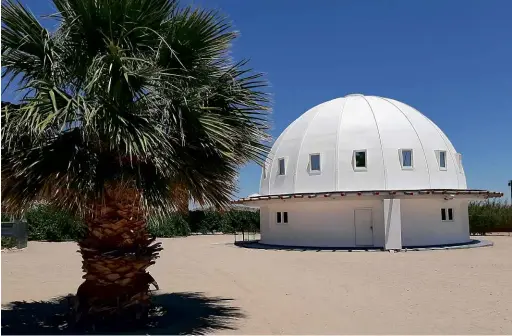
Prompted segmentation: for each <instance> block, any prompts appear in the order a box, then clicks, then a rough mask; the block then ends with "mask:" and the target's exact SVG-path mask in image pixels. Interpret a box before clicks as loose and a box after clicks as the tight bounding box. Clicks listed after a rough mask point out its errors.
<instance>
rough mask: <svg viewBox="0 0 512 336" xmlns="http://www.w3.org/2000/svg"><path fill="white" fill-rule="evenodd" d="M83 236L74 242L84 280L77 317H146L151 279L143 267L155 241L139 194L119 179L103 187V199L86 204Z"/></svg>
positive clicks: (155, 250) (107, 319)
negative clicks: (85, 233)
mask: <svg viewBox="0 0 512 336" xmlns="http://www.w3.org/2000/svg"><path fill="white" fill-rule="evenodd" d="M90 207H91V209H90V210H91V211H90V215H88V217H87V218H86V224H87V236H86V237H85V239H83V240H82V241H80V242H79V246H80V253H81V254H82V257H83V263H82V269H83V271H84V272H85V275H84V276H83V278H84V279H85V281H84V282H83V283H82V284H81V285H80V287H79V288H78V291H77V295H76V301H75V307H74V308H75V310H74V311H75V319H76V322H78V323H85V324H87V325H89V324H92V325H96V324H98V323H109V322H112V321H119V318H121V319H122V320H123V321H124V322H123V323H126V322H127V321H137V320H141V319H144V318H146V317H147V313H148V309H149V306H150V291H149V287H150V285H151V284H153V285H154V286H155V287H156V289H158V285H157V284H156V282H155V280H154V279H153V277H152V276H151V275H150V274H149V273H148V272H147V271H146V269H147V268H148V267H149V266H151V265H152V264H154V263H155V261H154V260H155V259H156V258H158V252H159V251H160V250H161V249H162V248H161V247H160V245H161V244H160V243H154V240H155V239H154V238H152V237H150V236H149V234H148V232H147V227H146V221H145V219H144V214H143V212H142V209H141V207H140V194H139V192H138V191H137V190H136V189H135V188H129V187H126V186H124V185H121V184H117V185H114V186H110V187H108V188H107V190H106V195H105V198H104V200H103V202H97V203H94V204H90Z"/></svg>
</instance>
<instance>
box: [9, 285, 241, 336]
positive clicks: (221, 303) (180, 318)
mask: <svg viewBox="0 0 512 336" xmlns="http://www.w3.org/2000/svg"><path fill="white" fill-rule="evenodd" d="M231 301H232V300H231V299H225V298H219V297H207V296H205V295H204V294H203V293H188V292H187V293H172V294H160V295H155V296H154V297H153V302H154V305H155V310H154V312H153V313H152V314H151V316H150V318H149V321H148V323H147V324H146V325H145V326H144V327H142V328H138V329H136V330H119V331H117V332H116V331H115V330H111V331H110V332H109V333H119V334H124V335H126V334H151V335H159V334H160V335H164V334H166V335H169V334H170V335H173V334H174V335H179V334H211V333H212V332H214V331H217V330H234V329H236V327H235V324H236V322H237V320H240V319H242V318H244V317H245V315H244V314H243V313H242V312H241V311H240V309H239V308H237V307H233V306H231V305H230V303H231ZM68 302H69V300H68V297H58V298H55V299H53V300H49V301H34V302H26V301H16V302H11V303H9V304H7V305H3V306H2V334H4V335H9V334H10V335H15V334H17V335H20V334H25V335H26V334H31V335H56V334H60V335H63V334H64V335H65V334H80V333H83V332H80V331H79V330H77V329H75V328H73V327H71V326H70V324H69V323H68V322H69V311H70V308H69V307H70V306H69V303H68ZM98 333H99V334H101V333H102V332H101V331H99V330H98ZM103 334H104V333H103Z"/></svg>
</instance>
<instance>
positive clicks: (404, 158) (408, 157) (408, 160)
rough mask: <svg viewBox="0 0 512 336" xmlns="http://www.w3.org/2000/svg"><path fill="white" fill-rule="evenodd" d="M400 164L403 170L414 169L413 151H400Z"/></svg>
mask: <svg viewBox="0 0 512 336" xmlns="http://www.w3.org/2000/svg"><path fill="white" fill-rule="evenodd" d="M400 163H401V165H402V168H412V149H401V150H400Z"/></svg>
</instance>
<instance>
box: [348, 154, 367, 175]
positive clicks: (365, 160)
mask: <svg viewBox="0 0 512 336" xmlns="http://www.w3.org/2000/svg"><path fill="white" fill-rule="evenodd" d="M357 153H364V167H358V166H357V160H356V155H357ZM352 167H353V168H354V171H367V170H368V151H367V150H366V149H355V150H354V151H353V152H352Z"/></svg>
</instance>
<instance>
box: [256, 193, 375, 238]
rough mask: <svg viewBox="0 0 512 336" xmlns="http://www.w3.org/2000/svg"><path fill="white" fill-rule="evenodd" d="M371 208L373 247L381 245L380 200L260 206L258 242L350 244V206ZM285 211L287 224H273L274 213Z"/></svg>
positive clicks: (352, 235)
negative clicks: (259, 236) (259, 234)
mask: <svg viewBox="0 0 512 336" xmlns="http://www.w3.org/2000/svg"><path fill="white" fill-rule="evenodd" d="M355 208H372V211H373V221H374V222H373V227H374V230H373V241H374V246H378V247H382V246H383V244H384V224H383V218H384V217H383V208H382V201H381V200H378V199H376V200H364V201H361V200H343V201H340V200H325V201H322V202H320V201H317V202H315V201H312V202H292V201H289V202H281V203H278V202H276V203H272V204H269V205H268V206H265V207H262V212H261V217H260V221H261V222H260V223H261V226H262V231H261V242H262V243H264V244H272V245H288V246H290V245H291V246H315V247H354V246H355V227H354V209H355ZM277 211H287V212H288V224H277V223H276V212H277Z"/></svg>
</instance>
